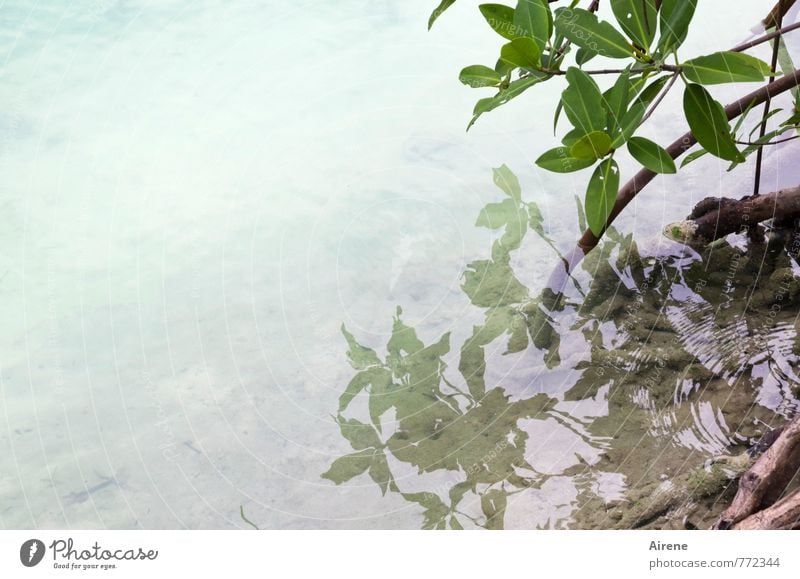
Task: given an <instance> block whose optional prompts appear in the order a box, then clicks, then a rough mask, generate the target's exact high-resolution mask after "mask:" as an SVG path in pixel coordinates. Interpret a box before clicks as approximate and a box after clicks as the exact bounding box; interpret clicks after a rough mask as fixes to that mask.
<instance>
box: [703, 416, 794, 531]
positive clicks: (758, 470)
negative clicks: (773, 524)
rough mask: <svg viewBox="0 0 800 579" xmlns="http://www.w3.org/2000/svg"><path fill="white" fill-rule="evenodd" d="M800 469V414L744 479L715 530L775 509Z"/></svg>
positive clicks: (727, 527) (745, 474) (729, 526)
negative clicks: (771, 506) (778, 500)
mask: <svg viewBox="0 0 800 579" xmlns="http://www.w3.org/2000/svg"><path fill="white" fill-rule="evenodd" d="M799 466H800V414H798V415H797V416H795V417H794V418H793V419H792V421H791V422H789V424H787V425H786V427H785V428H784V429H783V432H781V434H780V436H779V437H778V439H777V440H776V441H775V442H774V443H773V445H772V446H770V447H769V449H767V451H766V452H765V453H764V454H763V455H761V457H760V458H759V459H758V460H757V461H756V463H755V464H754V465H753V466H752V467H751V468H750V470H748V471H747V472H746V473H744V475H743V476H742V478H741V480H740V481H739V490H738V492H737V493H736V496H735V497H734V498H733V501H732V502H731V504H730V506H729V507H728V508H727V509H725V511H724V512H723V513H722V515H721V516H720V518H719V520H718V521H717V523H716V524H715V525H714V528H715V529H730V528H731V527H732V526H733V525H735V524H736V523H738V522H739V521H742V520H744V519H746V518H747V517H749V516H750V515H752V514H753V513H755V512H757V511H759V510H760V509H762V508H763V507H766V506H769V505H772V504H773V503H774V502H775V501H776V500H777V499H778V497H780V496H781V494H783V492H784V491H785V490H786V485H787V484H789V481H791V480H792V478H793V477H794V476H795V475H796V474H797V469H798V467H799Z"/></svg>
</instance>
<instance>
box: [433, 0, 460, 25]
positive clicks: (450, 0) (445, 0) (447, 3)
mask: <svg viewBox="0 0 800 579" xmlns="http://www.w3.org/2000/svg"><path fill="white" fill-rule="evenodd" d="M455 3H456V0H442V1H441V2H440V3H439V5H438V6H437V7H436V10H434V11H433V12H431V17H430V18H428V30H430V29H431V26H433V23H434V22H436V19H437V18H439V16H441V15H442V12H444V11H445V10H447V9H448V8H450V7H451V6H452V5H453V4H455Z"/></svg>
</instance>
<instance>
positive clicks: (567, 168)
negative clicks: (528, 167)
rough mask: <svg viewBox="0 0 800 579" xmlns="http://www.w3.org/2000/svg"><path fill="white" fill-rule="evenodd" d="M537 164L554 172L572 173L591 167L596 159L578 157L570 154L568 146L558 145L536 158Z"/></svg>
mask: <svg viewBox="0 0 800 579" xmlns="http://www.w3.org/2000/svg"><path fill="white" fill-rule="evenodd" d="M536 164H537V165H539V166H540V167H541V168H542V169H547V170H548V171H552V172H554V173H572V172H573V171H580V170H581V169H585V168H586V167H591V166H592V165H594V159H577V158H575V157H573V156H572V155H571V154H570V150H569V148H568V147H556V148H555V149H550V150H549V151H547V152H546V153H544V154H543V155H542V156H540V157H539V158H538V159H536Z"/></svg>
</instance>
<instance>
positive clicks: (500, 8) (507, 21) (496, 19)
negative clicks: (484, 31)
mask: <svg viewBox="0 0 800 579" xmlns="http://www.w3.org/2000/svg"><path fill="white" fill-rule="evenodd" d="M478 9H479V10H480V11H481V14H483V17H484V18H485V19H486V22H488V23H489V26H491V27H492V30H494V31H495V32H497V34H499V35H500V36H502V37H503V38H507V39H508V40H513V39H514V38H516V37H517V36H519V35H518V34H516V30H517V27H516V25H515V24H514V9H513V8H511V7H509V6H504V5H502V4H481V5H480V6H478Z"/></svg>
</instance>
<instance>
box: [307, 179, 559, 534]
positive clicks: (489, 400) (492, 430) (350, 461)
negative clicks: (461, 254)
mask: <svg viewBox="0 0 800 579" xmlns="http://www.w3.org/2000/svg"><path fill="white" fill-rule="evenodd" d="M494 179H495V183H496V184H497V186H498V187H499V188H500V189H501V190H502V191H503V192H504V193H505V194H506V195H507V196H508V198H507V199H505V200H503V201H501V202H499V203H490V204H489V205H487V206H486V207H485V208H484V209H483V211H482V212H481V214H480V216H479V217H478V221H477V225H478V226H481V227H487V228H490V229H502V230H503V233H502V235H501V237H500V238H499V239H498V240H497V241H495V243H494V245H493V247H492V255H491V259H487V260H477V261H474V262H472V263H471V264H469V266H468V267H467V270H466V271H465V273H464V283H463V286H462V287H463V289H464V291H465V293H466V294H467V295H468V296H469V297H470V299H471V301H472V302H473V304H475V305H477V306H480V307H484V308H487V311H486V320H485V323H484V324H483V325H481V326H477V327H475V328H474V331H473V335H472V337H471V338H470V339H469V340H467V342H466V343H465V344H464V345H463V347H462V349H461V357H460V362H459V371H460V373H461V379H463V383H464V384H465V385H466V390H463V389H461V388H459V386H457V385H456V384H454V383H452V382H451V381H450V380H448V379H447V377H446V376H445V373H446V370H447V364H446V363H445V361H444V359H443V358H444V357H445V356H446V355H447V354H449V353H450V335H449V333H445V334H444V335H442V336H441V337H440V338H439V339H438V340H436V341H435V342H433V343H431V344H428V345H425V344H424V343H423V342H422V340H420V339H419V337H418V336H417V333H416V330H415V329H414V328H412V327H409V326H407V325H406V324H405V323H404V322H403V320H402V310H401V309H400V308H399V307H398V308H397V314H396V316H395V318H394V321H393V327H392V334H391V336H390V338H389V340H388V343H387V345H386V351H387V355H386V357H385V359H384V360H381V358H380V357H379V356H378V354H377V353H376V352H375V350H373V349H371V348H368V347H365V346H363V345H361V344H359V343H358V341H357V339H356V338H355V337H354V336H353V335H352V334H351V333H350V332H349V331H348V330H347V329H346V328H345V327H344V326H343V327H342V334H343V335H344V337H345V340H346V341H347V347H348V351H347V356H348V359H349V360H350V363H351V365H352V366H353V368H354V369H355V370H357V371H358V372H357V373H356V375H355V376H354V377H353V378H352V380H351V381H350V383H349V384H348V385H347V388H346V389H345V391H344V392H343V393H342V395H341V397H340V400H339V409H338V412H339V415H338V417H337V421H338V424H339V428H340V430H341V432H342V436H343V437H344V438H345V439H347V440H348V441H349V442H350V445H351V446H352V447H353V449H354V450H355V451H356V452H354V453H351V454H348V455H346V456H343V457H341V458H338V459H336V460H335V461H334V462H333V463H332V465H331V467H330V469H329V470H328V471H327V472H326V473H325V474H323V475H322V476H323V477H324V478H327V479H329V480H331V481H333V482H335V483H337V484H341V483H344V482H347V481H349V480H351V479H352V478H354V477H356V476H358V475H361V474H365V473H366V474H368V475H369V476H370V477H371V478H372V479H373V481H375V482H376V483H377V484H378V486H379V487H380V488H381V491H382V492H383V493H384V494H385V493H386V492H389V491H392V492H399V493H400V494H401V495H402V496H403V497H404V499H405V500H407V501H409V502H413V503H417V504H419V505H420V506H421V507H422V508H423V519H424V521H423V528H431V529H433V528H446V527H448V526H449V527H450V528H453V529H460V528H462V527H463V522H467V521H469V522H470V523H471V524H472V525H478V526H485V527H488V528H502V526H503V518H504V513H505V502H506V496H507V494H508V493H509V492H517V491H519V490H522V489H527V488H530V487H531V486H534V485H536V484H537V483H538V479H539V476H538V475H537V473H536V472H535V471H534V469H533V468H532V467H531V465H530V464H529V463H528V461H527V460H526V458H525V446H526V442H527V439H528V434H527V433H526V432H525V431H524V430H522V429H521V428H520V427H519V426H518V422H519V420H520V419H523V418H532V417H534V416H537V415H539V414H540V413H542V412H543V411H544V410H546V409H547V408H548V407H549V404H550V400H549V398H548V397H547V396H545V395H542V394H539V395H535V396H533V397H531V398H527V399H522V400H517V401H515V402H511V401H510V399H509V397H508V396H507V395H506V394H505V393H504V392H503V391H502V390H501V389H500V388H497V387H488V388H487V385H486V384H485V382H484V377H483V375H484V371H485V353H484V347H485V346H487V345H489V344H491V343H492V342H494V341H495V340H497V339H499V338H500V337H502V336H507V352H508V353H514V352H520V351H522V350H524V349H525V348H527V347H528V343H529V336H528V325H527V323H526V317H525V315H524V313H523V312H522V309H521V308H522V305H523V304H524V303H527V302H528V301H529V300H530V297H529V291H528V289H527V288H526V287H525V286H524V285H523V284H522V283H521V282H520V281H519V280H518V279H517V277H516V275H515V274H514V271H513V270H512V268H511V266H510V259H511V252H512V251H514V250H516V249H518V248H519V247H520V245H521V243H522V240H523V238H524V237H525V234H526V233H527V231H528V229H529V228H530V229H532V230H533V231H535V232H536V233H537V234H539V235H540V236H541V237H542V238H543V239H545V240H546V241H547V242H548V243H551V241H550V240H549V239H548V238H547V237H546V235H545V231H544V227H543V219H542V214H541V211H540V210H539V208H538V207H537V206H536V205H535V204H534V203H525V202H523V201H522V198H521V189H520V186H519V182H518V181H517V178H516V176H514V175H513V173H511V171H509V170H508V168H507V167H505V166H503V167H500V168H499V169H496V170H495V173H494ZM364 395H366V397H367V407H368V410H369V418H370V424H365V423H363V422H361V421H359V420H357V419H355V418H348V417H345V414H347V413H348V412H349V411H350V407H351V405H352V403H353V401H354V400H356V399H357V398H358V397H359V396H364ZM390 411H393V418H394V422H393V424H392V425H391V426H393V427H394V431H393V433H391V434H389V433H387V434H386V435H384V434H383V433H384V431H385V430H386V428H387V427H389V426H390V425H388V424H386V423H385V422H384V417H385V416H387V415H390ZM387 453H389V454H391V455H392V457H394V459H395V460H397V461H399V462H401V463H405V464H407V465H409V466H411V467H414V468H416V469H417V471H418V472H420V473H423V472H435V471H443V472H450V473H453V474H454V475H455V474H457V476H459V477H460V480H455V479H454V480H453V481H452V482H451V483H448V484H447V485H446V488H442V489H439V492H402V491H401V490H400V488H399V485H398V484H397V482H396V481H395V478H394V476H393V474H392V472H391V469H390V467H389V461H388V459H387ZM520 473H522V474H520ZM470 495H471V496H473V497H474V498H475V499H477V501H472V502H473V504H480V512H473V513H467V512H462V511H461V510H460V509H459V505H460V504H461V503H462V501H463V500H464V499H465V497H467V496H470ZM459 517H460V518H461V521H460V520H459Z"/></svg>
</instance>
